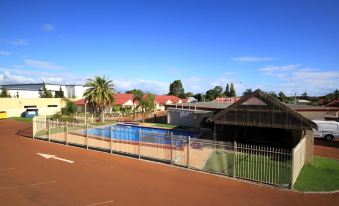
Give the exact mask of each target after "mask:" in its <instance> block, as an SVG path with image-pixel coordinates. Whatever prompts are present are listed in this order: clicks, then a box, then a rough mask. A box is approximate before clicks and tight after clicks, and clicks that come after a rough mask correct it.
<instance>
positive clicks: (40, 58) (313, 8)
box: [0, 0, 339, 95]
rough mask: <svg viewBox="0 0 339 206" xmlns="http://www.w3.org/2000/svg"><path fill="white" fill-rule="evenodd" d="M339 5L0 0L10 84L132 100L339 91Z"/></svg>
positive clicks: (0, 52)
mask: <svg viewBox="0 0 339 206" xmlns="http://www.w3.org/2000/svg"><path fill="white" fill-rule="evenodd" d="M338 20H339V1H337V0H317V1H315V0H281V1H279V0H275V1H268V0H267V1H260V0H247V1H245V0H235V1H226V0H224V1H221V0H206V1H202V0H192V1H190V0H178V1H176V0H168V1H165V0H157V1H147V0H146V1H130V0H124V1H113V0H111V1H103V0H97V1H85V0H81V1H61V0H60V1H32V0H26V1H16V0H8V1H7V0H0V84H11V83H37V82H48V83H58V84H59V83H63V84H84V83H85V82H86V80H87V79H88V78H93V77H94V76H104V75H105V76H106V77H107V78H109V79H112V80H113V82H114V84H115V85H116V89H117V90H118V91H120V92H124V91H126V90H130V89H134V88H137V89H142V90H144V91H148V92H153V93H157V94H165V93H168V89H169V84H170V83H171V82H173V81H174V80H176V79H180V80H181V81H182V82H183V85H184V88H185V91H186V92H193V93H198V92H203V93H204V92H206V91H207V90H209V89H212V88H213V87H215V86H217V85H220V86H222V87H224V88H225V86H226V84H227V83H230V82H233V83H234V84H235V86H236V90H237V93H238V94H241V93H242V92H243V91H244V90H245V89H247V88H252V89H253V90H254V89H257V88H259V89H262V90H264V91H275V92H279V91H283V92H285V94H287V95H294V94H295V93H297V95H298V94H301V93H303V92H307V93H308V94H309V95H324V94H327V93H329V92H333V91H334V90H335V89H337V88H339V23H338Z"/></svg>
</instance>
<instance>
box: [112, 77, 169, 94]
mask: <svg viewBox="0 0 339 206" xmlns="http://www.w3.org/2000/svg"><path fill="white" fill-rule="evenodd" d="M113 83H114V84H115V85H116V86H117V90H118V91H122V92H124V91H127V90H131V89H141V90H143V91H145V92H153V93H157V94H166V93H168V88H169V83H168V82H162V81H157V80H145V79H127V78H118V79H114V80H113Z"/></svg>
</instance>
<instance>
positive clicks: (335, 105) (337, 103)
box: [326, 99, 339, 107]
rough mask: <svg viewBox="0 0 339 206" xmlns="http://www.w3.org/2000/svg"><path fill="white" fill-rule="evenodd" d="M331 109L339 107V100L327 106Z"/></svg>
mask: <svg viewBox="0 0 339 206" xmlns="http://www.w3.org/2000/svg"><path fill="white" fill-rule="evenodd" d="M326 106H329V107H339V99H336V100H333V101H332V102H330V103H328V104H326Z"/></svg>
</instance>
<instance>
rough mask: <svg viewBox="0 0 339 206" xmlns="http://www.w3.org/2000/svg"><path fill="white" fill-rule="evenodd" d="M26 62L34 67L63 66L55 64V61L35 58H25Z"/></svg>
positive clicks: (51, 67) (52, 67) (54, 67)
mask: <svg viewBox="0 0 339 206" xmlns="http://www.w3.org/2000/svg"><path fill="white" fill-rule="evenodd" d="M25 64H26V65H27V66H30V67H32V68H37V69H62V68H63V67H62V66H58V65H54V63H51V62H46V61H40V60H34V59H25Z"/></svg>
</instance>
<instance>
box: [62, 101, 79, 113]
mask: <svg viewBox="0 0 339 206" xmlns="http://www.w3.org/2000/svg"><path fill="white" fill-rule="evenodd" d="M76 112H77V105H76V104H75V103H74V102H72V101H70V100H67V103H66V107H65V108H62V109H61V113H62V114H63V115H73V114H75V113H76Z"/></svg>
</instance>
